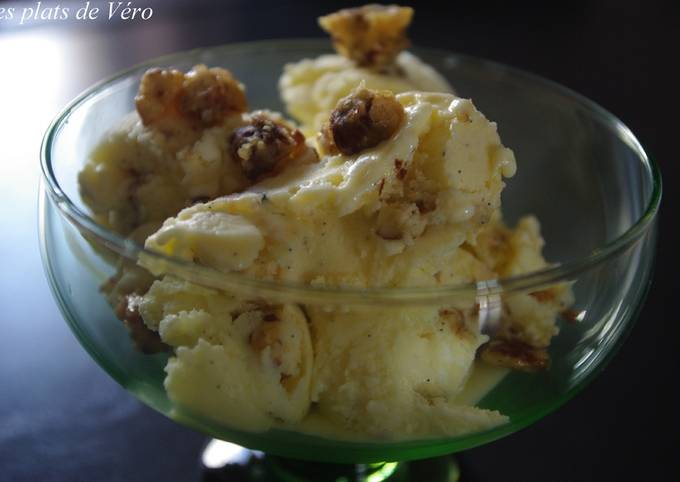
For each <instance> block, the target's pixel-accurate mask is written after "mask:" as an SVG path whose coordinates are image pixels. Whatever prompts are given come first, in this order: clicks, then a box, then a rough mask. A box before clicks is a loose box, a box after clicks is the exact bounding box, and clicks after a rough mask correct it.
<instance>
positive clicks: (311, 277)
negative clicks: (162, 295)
mask: <svg viewBox="0 0 680 482" xmlns="http://www.w3.org/2000/svg"><path fill="white" fill-rule="evenodd" d="M397 100H398V101H399V102H400V103H401V104H402V105H403V106H404V110H405V113H406V118H405V120H404V123H403V126H402V127H401V129H400V130H399V131H398V132H397V133H396V134H395V135H394V137H393V138H392V139H389V140H388V141H385V142H383V143H381V144H380V145H378V146H376V147H375V148H374V149H368V150H365V151H363V152H361V153H359V154H357V155H353V156H345V155H335V156H328V157H325V158H323V159H322V160H321V161H320V162H319V163H316V164H310V165H304V166H299V167H293V168H291V169H288V170H286V171H285V172H284V173H282V174H281V175H279V176H275V177H272V178H269V179H267V180H265V181H264V182H262V183H260V184H257V185H255V186H253V187H252V188H250V189H248V190H246V191H244V192H243V193H240V194H235V195H233V196H228V197H223V198H220V199H217V200H215V201H212V202H209V203H206V204H197V205H195V206H192V207H191V208H188V209H185V210H183V211H182V212H181V213H180V214H179V215H178V216H177V217H175V218H170V219H168V220H167V221H166V222H165V223H164V224H163V226H162V228H161V229H160V230H159V231H158V232H156V233H155V234H153V235H151V236H150V237H149V238H148V239H147V241H146V246H147V247H149V248H151V249H154V250H156V251H160V252H163V253H165V254H168V255H171V256H176V257H180V258H185V259H188V260H193V261H194V262H196V263H198V264H203V265H206V266H210V267H213V268H216V269H219V270H222V271H238V272H241V273H245V274H248V275H252V276H255V277H258V278H261V279H262V278H264V279H273V280H288V281H298V282H304V283H311V284H324V285H335V286H339V285H345V286H347V285H351V286H373V287H374V286H417V285H432V284H437V283H455V282H458V281H459V272H458V269H457V268H456V267H455V264H453V262H452V260H453V259H454V258H455V257H456V256H458V254H457V253H456V248H457V247H458V246H460V245H461V244H462V243H463V242H466V241H467V242H474V240H475V237H476V233H477V232H478V231H479V229H480V228H481V227H482V226H483V225H485V224H486V223H489V222H490V221H491V219H492V216H493V215H494V213H495V212H497V211H498V209H499V207H500V194H501V190H502V189H503V185H504V184H503V177H504V176H511V175H513V174H514V171H515V160H514V156H513V154H512V151H510V150H509V149H507V148H505V147H503V145H502V144H501V142H500V138H499V137H498V133H497V131H496V126H495V124H493V123H492V122H489V121H488V120H487V119H486V118H485V117H484V116H483V115H482V114H481V113H480V112H479V111H477V110H476V109H475V108H474V106H473V104H472V103H471V102H470V101H469V100H465V99H460V98H457V97H454V96H453V95H450V94H426V93H407V94H401V95H399V96H397ZM449 261H451V262H449ZM149 267H150V268H152V270H154V271H156V272H163V270H164V268H163V267H162V266H153V265H150V266H149Z"/></svg>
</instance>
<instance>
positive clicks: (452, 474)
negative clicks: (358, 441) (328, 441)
mask: <svg viewBox="0 0 680 482" xmlns="http://www.w3.org/2000/svg"><path fill="white" fill-rule="evenodd" d="M201 462H202V464H201V466H202V473H203V481H204V482H237V481H238V482H265V481H266V482H383V481H387V482H410V481H419V482H421V481H428V482H457V481H458V480H459V478H460V470H459V468H458V463H457V462H456V459H455V458H453V457H452V456H444V457H436V458H431V459H424V460H417V461H411V462H381V463H375V464H355V465H351V464H347V465H345V464H326V463H320V462H308V461H303V460H294V459H285V458H281V457H275V456H273V455H266V454H264V453H263V452H257V451H254V450H249V449H246V448H244V447H241V446H239V445H236V444H232V443H229V442H223V441H221V440H211V441H210V442H209V443H208V445H207V446H206V448H205V450H204V451H203V454H202V458H201Z"/></svg>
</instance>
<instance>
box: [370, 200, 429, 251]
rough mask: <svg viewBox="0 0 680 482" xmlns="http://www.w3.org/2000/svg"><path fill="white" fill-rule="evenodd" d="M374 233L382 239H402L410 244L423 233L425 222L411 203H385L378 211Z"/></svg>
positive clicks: (416, 207)
mask: <svg viewBox="0 0 680 482" xmlns="http://www.w3.org/2000/svg"><path fill="white" fill-rule="evenodd" d="M376 226H377V228H376V234H377V235H378V236H380V237H381V238H383V239H387V240H395V239H403V240H404V241H406V242H407V243H409V244H410V242H412V241H413V240H414V239H415V238H417V237H418V236H420V235H421V234H423V231H425V226H426V222H425V221H424V220H423V218H422V217H421V215H420V210H419V209H418V206H416V205H415V204H412V203H390V204H385V205H383V206H382V207H381V208H380V211H379V212H378V219H377V222H376Z"/></svg>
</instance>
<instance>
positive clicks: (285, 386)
mask: <svg viewBox="0 0 680 482" xmlns="http://www.w3.org/2000/svg"><path fill="white" fill-rule="evenodd" d="M139 311H140V313H141V314H142V316H143V317H144V321H145V323H147V326H149V328H151V329H153V330H155V331H158V332H159V333H160V335H161V338H162V339H163V341H164V342H165V343H167V344H169V345H170V346H172V347H175V348H176V352H175V357H174V358H172V359H171V360H170V362H169V363H168V366H167V367H166V372H167V378H166V380H165V387H166V389H167V391H168V393H169V394H170V396H171V397H172V398H173V399H175V400H176V401H178V402H180V403H181V404H182V405H185V406H187V407H190V408H191V409H192V410H194V411H198V412H199V413H202V414H205V415H207V416H209V417H210V418H212V419H216V420H218V421H221V422H224V423H227V424H229V425H232V426H235V427H237V428H244V429H248V430H258V431H259V430H265V429H267V428H269V427H270V426H271V425H272V423H274V421H276V420H285V421H287V422H290V423H295V422H299V421H300V420H302V418H303V417H304V416H305V415H306V414H307V412H308V410H309V404H310V383H311V377H312V363H313V360H312V345H311V340H310V335H309V329H308V326H307V320H306V318H305V315H304V314H303V312H302V311H301V310H300V308H299V307H298V306H295V305H285V306H276V307H273V306H269V305H266V304H264V303H262V302H259V303H258V302H254V301H251V302H246V301H243V300H241V299H237V298H235V297H234V296H230V295H227V294H225V293H222V292H219V291H216V290H212V289H209V288H205V287H201V286H198V285H195V284H191V283H188V282H186V281H182V280H179V279H176V278H172V277H166V278H164V279H163V280H162V281H156V282H155V283H154V284H153V285H152V286H151V289H150V290H149V291H148V293H147V294H146V295H145V296H144V297H143V300H142V302H141V303H140V305H139Z"/></svg>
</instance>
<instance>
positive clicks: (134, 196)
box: [78, 65, 316, 235]
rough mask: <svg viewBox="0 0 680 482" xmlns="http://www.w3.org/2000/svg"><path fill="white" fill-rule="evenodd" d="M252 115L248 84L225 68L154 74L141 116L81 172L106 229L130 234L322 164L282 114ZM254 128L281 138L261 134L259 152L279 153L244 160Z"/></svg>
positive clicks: (148, 77)
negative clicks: (278, 174) (275, 174)
mask: <svg viewBox="0 0 680 482" xmlns="http://www.w3.org/2000/svg"><path fill="white" fill-rule="evenodd" d="M245 109H246V103H245V93H244V89H243V86H242V85H241V84H240V83H239V82H238V81H237V80H236V79H234V78H233V77H232V76H231V74H230V73H229V72H228V71H226V70H224V69H215V68H213V69H208V68H207V67H205V66H202V65H198V66H196V67H194V68H193V69H192V70H191V71H189V72H188V73H187V74H184V73H182V72H179V71H177V70H173V69H163V70H161V69H151V70H150V71H148V72H147V73H146V74H145V75H144V77H143V78H142V81H141V85H140V91H139V95H138V96H137V112H135V113H131V114H129V115H128V116H126V117H125V118H124V119H123V121H122V122H121V123H120V124H119V125H118V126H116V127H115V128H114V129H113V130H112V131H111V132H110V133H109V134H108V135H107V136H106V138H105V139H104V140H103V141H102V142H101V143H100V144H99V145H98V146H97V148H96V149H95V150H94V152H93V153H92V155H91V156H90V159H88V162H87V164H86V165H85V166H84V168H83V170H82V171H81V172H80V174H79V176H78V182H79V186H80V192H81V195H82V197H83V200H84V201H85V203H86V204H87V205H88V206H89V207H90V208H91V209H92V211H93V212H94V216H95V218H96V219H97V220H98V221H99V222H100V223H102V224H104V225H105V226H107V227H109V228H111V229H113V230H114V231H117V232H119V233H121V234H126V235H127V234H129V233H130V232H131V231H132V230H134V229H135V228H137V227H138V226H140V225H143V224H145V223H149V222H153V221H156V222H161V221H163V220H164V219H166V218H167V217H169V216H172V215H175V214H177V213H178V212H179V211H180V210H181V209H182V208H185V207H187V206H189V205H191V204H193V203H195V202H197V201H205V200H207V199H214V198H216V197H218V196H220V195H224V194H229V193H232V192H237V191H240V190H243V189H245V188H246V187H247V186H249V185H252V184H253V182H254V181H255V180H256V178H257V179H261V178H262V177H265V176H266V175H270V174H271V172H272V171H274V170H275V169H277V168H280V167H281V165H282V164H284V163H289V162H313V161H314V160H316V155H315V153H314V151H313V149H311V148H309V147H307V145H306V144H305V139H304V136H303V135H302V134H301V133H300V132H299V131H298V130H297V129H296V128H295V127H294V126H293V125H291V124H290V123H288V122H286V121H285V120H284V119H283V118H282V117H281V116H280V115H279V114H276V113H274V112H269V111H256V112H251V113H246V112H245ZM247 129H250V131H253V132H254V135H257V134H258V133H262V132H263V131H273V132H274V133H275V134H276V137H275V138H273V139H272V138H271V136H270V137H268V138H263V137H262V136H260V138H257V139H255V141H258V142H255V143H254V144H253V146H260V145H262V146H264V145H271V144H272V143H274V142H276V147H277V149H276V150H274V151H272V150H268V151H266V152H264V153H261V152H259V151H258V152H254V153H253V156H252V158H250V156H249V159H243V158H242V156H240V155H239V154H238V152H241V153H244V152H245V151H244V150H243V142H239V143H238V144H239V145H238V147H239V148H241V151H238V150H237V149H234V145H235V144H236V143H235V140H236V141H243V137H236V138H235V137H234V133H236V132H244V130H247ZM251 137H252V136H251ZM265 141H270V142H265ZM237 151H238V152H237ZM254 171H257V176H252V173H253V172H254Z"/></svg>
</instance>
